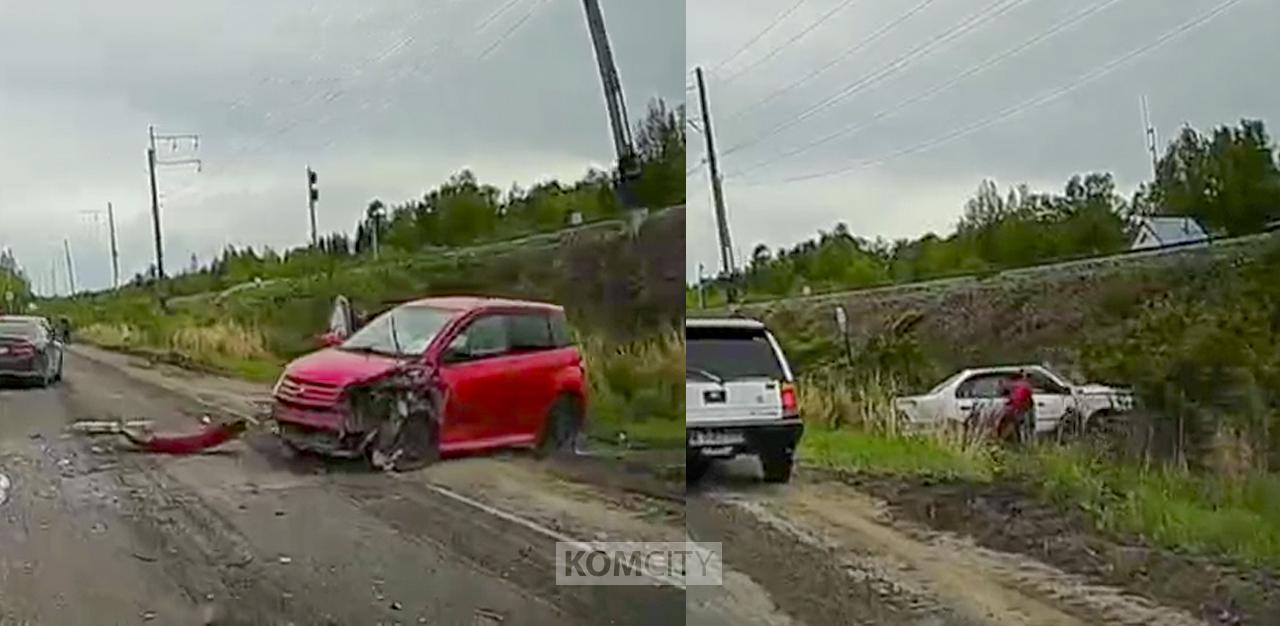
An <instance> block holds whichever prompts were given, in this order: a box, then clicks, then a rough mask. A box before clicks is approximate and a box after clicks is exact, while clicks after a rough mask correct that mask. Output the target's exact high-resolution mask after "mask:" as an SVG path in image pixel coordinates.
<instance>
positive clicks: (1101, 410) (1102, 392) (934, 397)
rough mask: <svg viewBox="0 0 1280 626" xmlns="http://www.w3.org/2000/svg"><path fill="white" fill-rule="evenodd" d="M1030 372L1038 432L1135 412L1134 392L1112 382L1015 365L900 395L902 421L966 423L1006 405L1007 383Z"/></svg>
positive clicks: (927, 426) (970, 372) (926, 425)
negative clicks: (1082, 381)
mask: <svg viewBox="0 0 1280 626" xmlns="http://www.w3.org/2000/svg"><path fill="white" fill-rule="evenodd" d="M1019 371H1022V372H1026V374H1027V379H1028V381H1029V382H1030V383H1031V388H1032V390H1033V391H1032V394H1033V395H1032V397H1033V398H1034V400H1035V416H1036V432H1037V433H1049V432H1054V431H1056V430H1058V428H1059V425H1060V424H1061V423H1062V421H1063V420H1064V419H1069V418H1071V417H1075V418H1078V419H1080V420H1081V421H1080V422H1079V425H1080V427H1081V430H1083V429H1087V428H1089V426H1090V424H1091V423H1093V422H1094V421H1095V420H1096V419H1097V418H1099V417H1102V416H1108V415H1118V414H1120V413H1125V412H1128V411H1131V410H1133V393H1132V392H1130V391H1129V390H1126V389H1119V388H1116V387H1108V386H1106V385H1075V384H1072V383H1071V382H1070V381H1069V380H1068V379H1067V378H1066V377H1065V376H1062V375H1061V374H1059V373H1057V372H1055V371H1053V370H1051V369H1049V368H1048V367H1045V366H1043V365H1009V366H999V367H986V368H975V369H966V370H961V371H959V372H957V373H955V374H953V375H952V376H951V377H950V378H947V379H946V380H944V381H942V382H941V383H939V384H938V385H937V386H936V387H934V388H933V389H931V390H929V392H928V393H925V394H923V395H918V396H907V397H901V398H895V399H894V408H895V410H896V411H897V413H898V416H899V418H900V419H902V420H903V421H904V422H906V425H907V426H909V427H911V428H912V429H919V430H931V429H934V428H939V427H943V426H945V425H946V424H948V423H964V421H965V420H966V419H968V418H969V416H971V415H975V413H976V414H979V415H986V414H987V412H988V411H994V410H998V409H999V408H1000V407H1002V406H1003V405H1004V402H1005V398H1004V389H1005V382H1006V381H1008V380H1009V379H1010V378H1011V377H1012V376H1013V375H1014V374H1016V373H1018V372H1019Z"/></svg>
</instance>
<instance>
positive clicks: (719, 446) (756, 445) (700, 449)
mask: <svg viewBox="0 0 1280 626" xmlns="http://www.w3.org/2000/svg"><path fill="white" fill-rule="evenodd" d="M803 434H804V422H803V421H802V420H801V419H800V418H798V417H795V418H786V419H780V420H767V421H766V420H740V421H724V422H710V423H698V424H689V425H687V426H686V427H685V451H686V454H687V455H690V456H700V457H709V458H730V457H734V456H737V455H740V454H755V455H759V456H773V455H779V454H791V453H793V452H794V451H795V448H796V444H798V443H799V442H800V437H801V435H803Z"/></svg>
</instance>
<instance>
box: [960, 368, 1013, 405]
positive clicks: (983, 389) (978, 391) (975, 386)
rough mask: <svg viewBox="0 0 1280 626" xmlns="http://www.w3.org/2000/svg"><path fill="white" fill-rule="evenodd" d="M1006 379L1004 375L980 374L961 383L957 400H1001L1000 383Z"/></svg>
mask: <svg viewBox="0 0 1280 626" xmlns="http://www.w3.org/2000/svg"><path fill="white" fill-rule="evenodd" d="M1005 378H1006V376H1005V375H1004V374H978V375H976V376H972V377H970V378H969V379H968V380H966V381H964V382H962V383H960V386H959V387H957V388H956V397H957V398H976V399H987V398H999V397H1001V396H1002V395H1004V394H1003V393H1002V389H1001V385H1000V383H1001V382H1002V381H1003V380H1004V379H1005Z"/></svg>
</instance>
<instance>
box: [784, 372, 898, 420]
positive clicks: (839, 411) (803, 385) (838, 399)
mask: <svg viewBox="0 0 1280 626" xmlns="http://www.w3.org/2000/svg"><path fill="white" fill-rule="evenodd" d="M797 388H798V389H797V394H798V396H799V397H798V400H799V403H800V414H801V415H803V416H805V419H806V420H807V421H810V422H817V423H819V424H821V425H823V426H825V427H827V428H832V429H835V428H855V429H858V430H864V431H867V432H873V433H878V434H886V435H898V434H902V432H903V430H904V428H903V424H902V423H901V421H900V420H899V419H898V417H897V414H896V412H895V411H894V408H893V399H894V398H895V397H897V396H898V393H899V391H900V386H899V385H898V383H897V380H896V379H895V378H894V377H893V376H890V375H887V374H882V373H880V372H878V371H873V372H870V373H867V374H859V375H848V374H844V373H841V372H826V373H822V374H815V375H813V376H808V377H804V378H802V379H801V380H800V381H799V384H798V385H797Z"/></svg>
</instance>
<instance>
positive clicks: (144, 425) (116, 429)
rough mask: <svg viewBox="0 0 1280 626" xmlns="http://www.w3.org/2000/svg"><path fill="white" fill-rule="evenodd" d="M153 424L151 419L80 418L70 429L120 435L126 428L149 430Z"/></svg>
mask: <svg viewBox="0 0 1280 626" xmlns="http://www.w3.org/2000/svg"><path fill="white" fill-rule="evenodd" d="M153 424H154V422H152V421H151V420H80V421H78V422H75V423H73V424H71V426H69V427H68V429H69V430H71V431H73V432H77V433H80V434H82V435H120V434H123V433H124V431H125V430H126V429H128V430H134V431H148V430H151V426H152V425H153Z"/></svg>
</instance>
